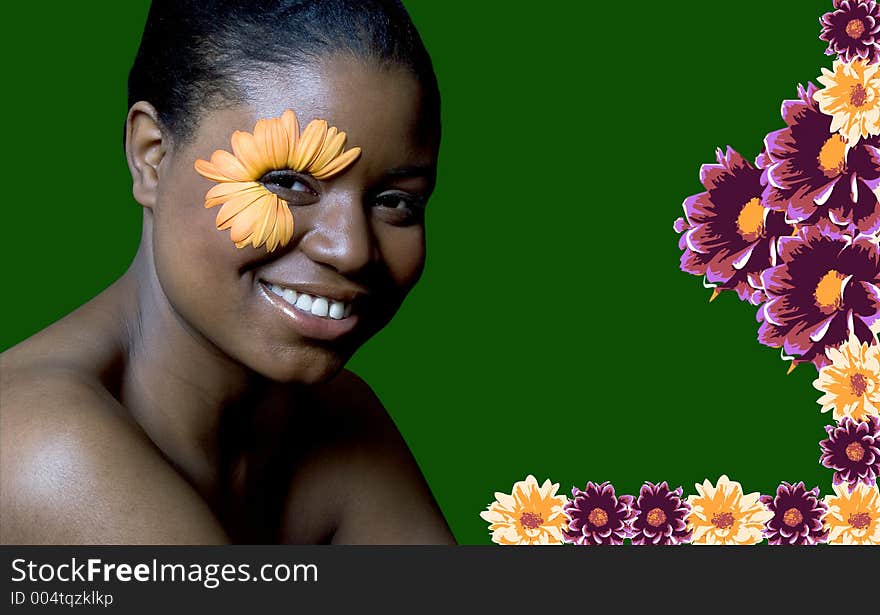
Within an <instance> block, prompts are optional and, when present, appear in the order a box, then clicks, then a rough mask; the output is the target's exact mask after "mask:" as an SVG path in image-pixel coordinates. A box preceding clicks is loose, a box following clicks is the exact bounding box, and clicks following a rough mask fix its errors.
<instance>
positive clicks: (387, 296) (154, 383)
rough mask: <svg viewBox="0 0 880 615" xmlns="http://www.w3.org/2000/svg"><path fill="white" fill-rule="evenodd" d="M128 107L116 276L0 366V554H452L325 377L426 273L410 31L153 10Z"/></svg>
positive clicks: (275, 14) (431, 87)
mask: <svg viewBox="0 0 880 615" xmlns="http://www.w3.org/2000/svg"><path fill="white" fill-rule="evenodd" d="M128 107H129V112H128V116H127V119H126V124H125V152H126V158H127V161H128V166H129V169H130V171H131V177H132V192H133V195H134V198H135V200H136V201H137V202H138V203H139V204H140V205H141V206H142V208H143V230H142V236H141V241H140V245H139V247H138V250H137V254H136V256H135V258H134V260H133V262H132V263H131V266H130V267H129V269H128V270H127V271H126V272H125V274H124V275H123V276H122V277H121V278H120V279H119V280H117V281H116V282H115V283H114V284H113V285H111V286H110V287H109V288H107V289H106V290H105V291H103V292H102V293H101V294H99V295H98V296H97V297H95V298H94V299H93V300H92V301H90V302H89V303H87V304H85V305H83V306H82V307H80V308H78V309H77V310H75V311H73V312H72V313H71V314H69V315H67V316H66V317H65V318H63V319H62V320H60V321H58V322H57V323H55V324H53V325H52V326H50V327H48V328H46V329H44V330H43V331H40V332H38V333H37V334H35V335H33V336H32V337H30V338H28V339H26V340H25V341H23V342H21V343H20V344H18V345H16V346H14V347H12V348H11V349H9V350H7V351H6V352H5V353H4V354H3V355H2V361H3V371H2V377H3V382H2V389H3V396H4V399H3V406H2V434H0V437H2V445H0V467H2V470H3V471H2V473H0V507H2V518H3V523H2V525H0V541H2V542H4V543H224V542H250V543H254V542H261V543H266V542H296V543H321V542H336V543H362V542H369V543H451V542H452V536H451V534H450V532H449V530H448V528H447V525H446V523H445V521H444V519H443V517H442V515H441V514H440V513H439V510H438V508H437V506H436V504H435V502H434V500H433V497H432V496H431V493H430V490H429V489H428V487H427V485H426V484H425V481H424V479H423V477H422V475H421V473H420V471H419V469H418V467H417V466H416V464H415V462H414V460H413V458H412V456H411V454H410V452H409V450H408V448H407V446H406V444H405V443H404V441H403V439H402V438H401V437H400V434H399V433H398V432H397V430H396V428H395V427H394V423H393V422H392V421H391V419H390V418H389V416H388V415H387V413H386V412H385V410H384V408H383V407H382V406H381V404H380V403H379V401H378V400H377V398H376V397H375V395H373V393H372V391H371V390H370V388H369V387H368V386H367V385H366V384H365V383H364V382H363V381H361V380H360V379H358V378H357V377H356V376H354V375H353V374H352V373H350V372H348V371H346V370H345V369H344V366H345V364H346V362H347V361H348V359H349V358H350V357H351V355H352V354H353V353H354V351H355V350H356V349H357V348H359V347H360V346H361V345H362V344H363V343H364V342H365V341H366V340H367V339H368V338H370V337H371V336H372V335H374V334H375V333H376V332H377V331H379V330H380V329H381V328H382V327H383V326H385V324H387V323H388V321H389V320H390V319H391V318H392V317H393V316H394V314H395V312H396V311H397V309H398V308H399V307H400V305H401V303H402V301H403V300H404V298H405V297H406V295H407V293H408V292H409V290H410V289H411V288H412V287H413V285H414V284H415V283H416V282H417V280H418V279H419V277H420V275H421V272H422V268H423V266H424V259H425V237H424V207H425V204H426V202H427V200H428V197H429V196H430V194H431V192H432V190H433V187H434V180H435V174H436V163H437V153H438V147H439V134H440V131H439V94H438V90H437V85H436V80H435V77H434V73H433V70H432V68H431V62H430V59H429V57H428V55H427V52H426V51H425V49H424V47H423V45H422V42H421V40H420V38H419V36H418V34H417V33H416V31H415V29H414V27H413V25H412V23H411V21H410V19H409V16H408V15H407V13H406V11H405V10H404V9H403V7H402V6H401V5H400V4H399V3H398V2H395V1H392V0H370V1H367V2H364V1H361V0H359V1H356V2H355V1H353V0H351V1H346V0H321V1H320V2H318V1H309V0H286V1H285V0H274V1H267V2H259V3H253V2H235V1H229V0H225V1H220V0H216V1H209V2H206V1H203V0H199V1H194V0H193V1H186V2H181V1H178V0H175V1H171V0H155V1H154V2H153V5H152V7H151V9H150V13H149V16H148V18H147V24H146V28H145V30H144V35H143V39H142V42H141V46H140V49H139V52H138V55H137V59H136V60H135V63H134V67H133V68H132V70H131V73H130V77H129V103H128ZM300 122H302V123H303V124H304V127H302V126H301V125H300ZM230 150H231V151H230Z"/></svg>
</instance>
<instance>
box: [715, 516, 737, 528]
mask: <svg viewBox="0 0 880 615" xmlns="http://www.w3.org/2000/svg"><path fill="white" fill-rule="evenodd" d="M733 522H734V518H733V513H729V512H726V513H715V514H714V515H712V525H714V526H715V527H717V528H718V529H720V530H726V529H729V528H731V527H733Z"/></svg>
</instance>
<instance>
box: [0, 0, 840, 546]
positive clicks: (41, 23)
mask: <svg viewBox="0 0 880 615" xmlns="http://www.w3.org/2000/svg"><path fill="white" fill-rule="evenodd" d="M147 5H148V2H147V1H146V0H138V1H134V0H126V2H101V3H71V2H60V1H59V2H55V3H50V4H49V6H44V5H43V4H41V3H15V4H11V5H9V6H8V7H7V8H5V9H4V12H5V16H4V19H3V22H4V24H3V26H2V29H3V36H2V37H0V45H2V53H3V57H4V58H5V60H4V73H5V74H4V78H5V87H4V92H5V93H4V97H3V98H4V99H3V102H2V105H3V110H4V113H3V117H4V122H3V146H4V147H5V150H4V153H3V158H4V163H3V169H4V171H5V173H4V177H5V181H4V186H5V189H4V193H5V194H4V195H3V205H2V216H3V218H2V219H3V229H4V238H3V242H2V245H3V252H4V254H3V260H4V263H5V267H4V272H5V275H4V277H5V291H4V293H3V295H4V297H3V300H2V303H0V305H2V310H3V313H2V315H3V323H4V326H3V328H2V340H0V343H2V345H0V348H3V349H5V348H8V347H10V346H11V345H14V344H15V343H17V342H19V341H21V340H22V339H24V338H26V337H27V336H29V335H31V334H32V333H34V332H36V331H38V330H39V329H41V328H43V327H45V326H47V325H48V324H50V323H52V322H54V321H55V320H57V319H58V318H60V317H61V316H63V315H64V314H66V313H68V312H70V311H71V310H73V309H74V308H76V307H77V306H79V305H81V304H82V303H84V302H85V301H87V300H88V299H90V298H91V297H93V296H94V295H96V294H97V293H98V292H100V291H101V290H102V289H104V288H105V287H106V286H108V285H109V284H110V283H111V282H112V281H113V280H115V279H116V278H117V277H118V276H119V275H120V274H122V273H123V271H124V270H125V269H126V267H127V265H128V264H129V262H130V260H131V258H132V257H133V255H134V252H135V248H136V246H137V242H138V238H139V236H140V220H141V212H140V208H139V206H138V205H137V204H136V203H135V202H134V201H133V199H132V198H131V193H130V177H129V175H128V170H127V168H126V166H125V161H124V157H123V152H122V144H121V139H122V124H123V121H124V118H125V113H126V91H125V87H126V86H125V80H126V76H127V71H128V68H129V66H130V64H131V62H132V60H133V58H134V54H135V51H136V48H137V44H138V41H139V37H140V32H141V29H142V27H143V22H144V18H145V16H146V10H147ZM406 5H407V6H408V7H409V9H410V11H411V13H412V16H413V19H414V21H415V22H416V25H417V26H418V27H419V29H420V31H421V33H422V36H423V38H424V40H425V43H426V45H427V47H428V49H429V51H430V52H431V54H432V56H433V59H434V62H435V66H436V70H437V74H438V78H439V81H440V85H441V91H442V95H443V122H444V141H443V146H442V150H441V162H440V174H439V175H440V177H439V183H438V189H437V192H436V195H435V196H434V197H433V199H432V201H431V203H430V206H429V208H428V245H429V249H428V265H427V268H426V271H425V275H424V277H423V279H422V281H421V282H420V284H419V285H418V286H417V287H416V289H415V290H414V291H413V293H412V294H411V296H410V298H409V299H408V300H407V302H406V304H405V306H404V308H403V309H402V310H401V312H400V314H399V315H398V317H397V318H396V319H395V320H394V321H393V322H392V323H391V325H389V327H388V328H387V329H386V330H384V331H383V332H382V333H380V334H379V335H378V336H377V337H376V338H375V339H374V340H372V341H370V342H369V343H368V344H367V345H366V346H365V347H364V348H363V349H362V350H361V351H360V352H359V353H358V354H357V355H356V357H355V358H354V360H353V362H352V364H351V367H352V368H353V369H354V370H355V371H356V372H358V373H359V374H360V375H361V376H363V377H364V378H365V379H366V380H367V381H368V382H369V383H370V384H371V385H372V386H373V388H374V389H375V390H376V392H377V393H378V395H379V397H380V398H381V399H382V400H383V402H384V403H385V405H386V407H387V408H388V410H389V411H390V413H391V414H392V415H393V417H394V419H395V421H396V422H397V424H398V426H399V428H400V430H401V432H402V433H403V434H404V436H405V437H406V439H407V441H408V442H409V444H410V446H411V448H412V450H413V453H414V454H415V456H416V458H417V460H418V461H419V463H420V465H421V467H422V470H423V472H424V473H425V475H426V477H427V479H428V482H429V483H430V485H431V487H432V489H433V490H434V494H435V496H436V497H437V500H438V501H439V503H440V505H441V507H442V509H443V511H444V513H445V515H446V516H447V518H448V520H449V523H450V525H451V527H452V529H453V531H454V533H455V536H456V537H457V539H458V540H459V541H460V542H462V543H477V544H479V543H488V542H489V533H488V531H487V526H486V523H485V522H484V521H483V520H482V519H481V518H480V517H479V512H480V511H481V510H483V509H484V508H485V507H486V506H487V505H488V504H489V503H490V502H491V501H492V500H493V499H494V495H493V494H494V492H495V491H506V492H509V491H510V489H511V486H512V485H513V483H514V482H515V481H518V480H522V479H523V478H524V477H525V476H526V475H527V474H534V475H535V476H536V477H537V478H538V480H539V482H542V481H543V480H544V479H545V478H551V479H552V480H553V482H559V483H561V486H560V492H561V493H568V492H569V491H570V489H571V487H572V486H573V485H577V486H579V487H583V486H584V484H585V483H586V481H588V480H593V481H604V480H610V481H612V482H613V483H614V485H615V486H616V488H617V491H618V493H638V489H639V486H640V485H641V483H642V482H643V481H645V480H651V481H661V480H667V481H669V483H670V485H671V486H673V487H674V486H677V485H682V486H683V487H684V489H685V493H686V494H688V493H694V492H695V490H694V483H695V482H701V481H702V480H703V479H704V478H709V479H711V480H712V481H713V482H714V481H715V480H716V479H717V478H718V476H719V475H720V474H722V473H726V474H728V475H729V476H730V477H731V478H732V479H734V480H738V481H740V482H741V483H743V486H744V488H745V489H746V490H747V491H756V490H759V491H761V492H763V493H767V492H772V491H774V490H775V488H776V486H777V485H778V484H779V483H780V481H782V480H787V481H798V480H804V481H805V482H806V484H807V486H808V487H812V486H814V485H819V487H820V489H821V491H822V492H823V494H827V493H829V492H830V488H831V471H830V470H827V469H824V468H822V467H821V466H820V465H819V464H818V457H819V447H818V441H819V440H820V439H822V438H823V437H824V436H825V433H824V430H823V425H824V424H825V423H826V422H829V421H830V420H831V417H830V416H829V415H822V414H820V412H819V406H818V405H817V404H816V399H817V397H818V396H819V393H818V392H817V391H815V390H814V389H813V388H812V386H811V382H812V380H813V379H814V378H815V370H814V369H813V368H812V367H810V366H808V365H805V366H800V367H798V369H796V370H795V371H794V373H792V374H791V375H789V376H786V375H785V372H786V368H787V367H788V363H785V362H783V361H781V360H780V358H779V352H778V351H776V350H772V349H768V348H765V347H763V346H760V345H759V344H758V343H757V341H756V333H757V327H758V324H757V323H756V321H755V318H754V314H755V309H754V308H753V307H751V306H749V305H748V304H744V303H741V302H740V301H738V300H737V298H736V296H735V295H734V294H733V293H724V294H722V296H721V297H719V298H718V299H717V300H716V301H714V302H713V303H711V304H710V303H708V301H707V300H708V296H709V292H710V291H708V290H706V289H704V288H703V287H702V285H701V280H700V279H699V278H697V277H693V276H690V275H687V274H684V273H682V272H681V271H679V269H678V259H679V251H678V248H677V236H676V234H675V233H674V231H673V230H672V223H673V220H674V219H675V218H676V217H677V216H679V215H681V202H682V200H683V199H684V197H685V196H687V195H689V194H692V193H695V192H699V191H701V190H702V187H701V185H700V183H699V179H698V172H699V166H700V165H701V164H702V163H705V162H713V161H714V148H715V147H717V146H726V145H727V144H730V145H731V146H733V147H734V148H735V149H737V150H738V151H740V152H741V153H743V154H744V155H745V156H746V157H748V158H754V156H755V155H756V154H757V153H758V150H759V149H760V147H761V143H762V139H763V137H764V135H765V134H766V133H767V132H769V131H771V130H774V129H776V128H779V127H781V126H782V120H781V118H780V115H779V108H780V103H781V101H782V100H783V99H785V98H793V97H795V95H796V84H797V83H798V82H806V81H807V80H810V79H815V77H816V76H817V75H818V74H819V73H820V67H822V66H829V67H830V65H831V58H830V57H828V56H825V55H823V51H824V48H825V45H824V43H823V42H821V41H819V40H818V33H819V25H818V18H819V16H820V15H821V14H822V13H823V12H825V11H827V10H830V7H831V2H830V0H825V1H818V0H811V1H804V0H797V1H796V2H795V1H789V2H766V0H740V1H738V2H736V3H724V4H722V3H677V4H676V3H668V2H663V3H661V2H650V3H648V2H630V3H613V4H603V3H592V2H591V3H584V2H562V3H547V4H541V3H537V4H534V3H528V4H526V3H521V4H520V3H509V2H500V1H499V2H474V1H468V2H463V1H456V2H439V1H437V0H408V1H407V2H406ZM545 6H546V7H548V8H547V9H544V8H542V7H545Z"/></svg>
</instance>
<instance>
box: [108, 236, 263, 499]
mask: <svg viewBox="0 0 880 615" xmlns="http://www.w3.org/2000/svg"><path fill="white" fill-rule="evenodd" d="M148 245H149V244H148V242H145V241H142V242H141V245H140V247H139V249H138V253H137V255H136V256H135V259H134V262H133V263H132V265H131V267H130V268H129V270H128V271H127V272H126V273H125V275H124V276H123V279H122V280H121V282H122V287H123V288H124V289H127V292H126V291H123V292H124V294H125V295H127V296H128V297H129V301H130V302H131V303H130V304H129V305H128V306H127V308H128V309H126V310H125V313H126V314H127V315H128V316H127V321H128V322H127V323H126V324H127V327H126V328H127V338H128V339H127V346H126V350H127V353H128V356H127V361H126V362H127V366H126V368H125V370H124V374H123V378H122V388H121V391H120V402H121V403H122V404H123V406H125V407H126V408H127V409H128V410H129V412H130V413H131V415H132V417H133V418H134V419H135V420H136V421H137V422H138V423H139V424H140V426H141V427H142V428H143V429H144V431H145V432H146V434H147V435H148V436H149V437H150V439H151V440H152V441H153V442H154V443H155V444H156V446H157V447H158V448H159V449H160V450H161V451H162V453H163V454H164V455H165V456H166V457H167V458H168V459H169V460H170V461H171V462H172V463H173V464H174V465H175V466H176V467H177V468H178V470H179V471H180V472H181V473H182V474H183V475H184V476H185V477H186V478H187V479H188V480H189V482H190V483H191V484H192V485H193V486H194V487H195V488H196V489H197V490H199V491H200V492H201V493H202V494H203V495H204V496H205V497H208V498H209V499H212V496H213V495H214V494H216V493H217V492H218V489H219V483H220V482H221V480H222V478H223V477H222V474H223V470H222V468H223V466H224V458H225V457H228V456H229V451H228V450H223V449H224V448H226V447H227V445H228V444H229V433H230V431H232V433H233V438H235V437H237V438H238V442H234V441H233V442H232V443H231V444H232V446H233V447H235V446H236V445H237V446H238V447H239V448H242V447H243V446H244V445H245V442H244V439H245V438H246V437H247V434H246V431H247V430H246V429H242V428H241V427H245V425H242V424H241V421H242V420H243V419H247V418H248V417H250V418H252V410H253V409H254V408H256V406H257V405H258V401H259V399H261V398H265V397H266V396H267V395H268V394H269V392H270V391H271V390H272V389H273V388H275V387H272V386H271V384H272V383H271V382H270V381H267V380H266V379H265V378H263V377H261V376H259V375H258V374H256V373H254V372H253V371H251V370H248V369H247V368H245V367H244V366H242V365H241V364H239V363H237V362H235V361H233V360H232V359H230V358H229V357H228V356H226V355H225V354H223V353H222V352H221V351H220V350H219V349H218V348H216V347H215V346H214V345H213V344H212V343H211V342H210V341H209V340H207V339H205V338H204V337H203V336H202V335H201V334H199V333H198V332H197V331H194V330H192V329H191V328H190V327H189V326H188V325H187V324H186V322H185V321H184V319H183V318H182V317H181V316H180V315H179V314H178V313H176V312H175V310H174V308H173V307H172V306H171V304H170V303H169V301H168V299H167V297H166V296H165V294H164V292H163V291H162V287H161V285H160V284H159V280H158V277H157V275H156V269H155V267H154V264H153V259H152V254H151V251H150V250H149V249H148ZM230 422H231V423H235V424H237V425H239V429H234V430H230V429H229V428H228V425H227V424H228V423H230ZM221 432H222V434H221ZM221 436H222V438H221ZM221 440H223V441H224V442H225V443H226V444H224V445H223V446H221Z"/></svg>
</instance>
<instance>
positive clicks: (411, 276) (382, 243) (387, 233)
mask: <svg viewBox="0 0 880 615" xmlns="http://www.w3.org/2000/svg"><path fill="white" fill-rule="evenodd" d="M376 236H377V239H378V241H379V249H380V250H381V252H382V256H383V259H382V260H383V261H384V262H385V264H386V265H387V266H388V270H389V272H390V274H391V277H392V279H393V280H394V284H395V286H397V288H398V289H400V290H401V291H402V292H404V293H406V292H409V290H410V289H411V288H412V287H413V286H414V285H415V283H416V282H418V280H419V277H420V276H421V275H422V269H423V268H424V265H425V228H424V226H422V225H421V224H416V225H412V226H405V227H386V228H381V229H379V230H378V231H377V233H376Z"/></svg>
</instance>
